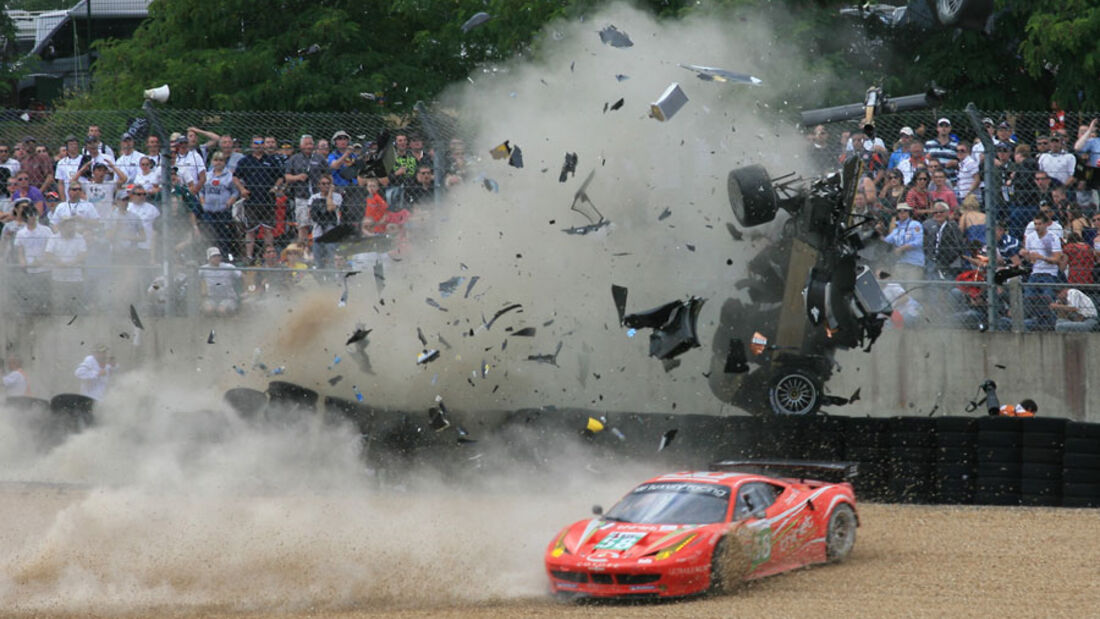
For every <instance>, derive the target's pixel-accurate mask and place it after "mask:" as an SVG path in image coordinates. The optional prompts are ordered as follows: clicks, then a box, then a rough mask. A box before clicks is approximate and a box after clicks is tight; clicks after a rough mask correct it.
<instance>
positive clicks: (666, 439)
mask: <svg viewBox="0 0 1100 619" xmlns="http://www.w3.org/2000/svg"><path fill="white" fill-rule="evenodd" d="M676 432H677V430H676V429H675V428H673V429H671V430H669V431H668V432H665V433H664V434H663V435H661V444H660V445H658V446H657V451H664V450H665V447H668V446H669V444H670V443H672V439H674V438H676Z"/></svg>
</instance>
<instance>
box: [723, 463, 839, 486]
mask: <svg viewBox="0 0 1100 619" xmlns="http://www.w3.org/2000/svg"><path fill="white" fill-rule="evenodd" d="M708 468H709V469H710V470H712V471H738V472H742V473H755V474H757V475H773V476H776V477H794V478H798V479H820V480H822V481H833V479H835V480H836V481H847V480H849V479H852V478H853V477H856V476H857V475H859V463H858V462H815V461H812V460H719V461H718V462H711V463H710V466H709V467H708ZM828 478H833V479H828Z"/></svg>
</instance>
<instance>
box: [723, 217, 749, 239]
mask: <svg viewBox="0 0 1100 619" xmlns="http://www.w3.org/2000/svg"><path fill="white" fill-rule="evenodd" d="M726 230H729V233H730V236H732V237H733V240H735V241H740V240H741V239H743V238H745V235H744V234H742V233H741V231H740V230H738V229H737V226H735V225H733V224H732V223H730V222H728V221H727V222H726Z"/></svg>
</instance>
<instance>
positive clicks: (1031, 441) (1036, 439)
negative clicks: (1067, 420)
mask: <svg viewBox="0 0 1100 619" xmlns="http://www.w3.org/2000/svg"><path fill="white" fill-rule="evenodd" d="M1022 438H1023V440H1021V441H1020V443H1021V444H1022V445H1023V446H1024V447H1045V448H1055V449H1061V448H1062V444H1063V443H1064V442H1065V437H1064V436H1062V434H1061V433H1054V432H1024V433H1023V435H1022Z"/></svg>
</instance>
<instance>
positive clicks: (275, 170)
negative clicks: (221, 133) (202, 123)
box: [235, 135, 283, 264]
mask: <svg viewBox="0 0 1100 619" xmlns="http://www.w3.org/2000/svg"><path fill="white" fill-rule="evenodd" d="M235 176H236V177H237V179H239V180H240V182H241V184H242V185H243V189H242V190H241V195H242V196H244V199H245V201H244V219H245V240H244V243H245V244H244V256H245V262H246V263H249V264H251V263H252V260H253V256H252V252H253V249H254V248H255V245H256V235H257V234H259V235H261V236H262V238H263V241H264V244H265V245H270V244H272V243H273V242H274V240H273V239H274V231H275V194H274V192H275V188H276V187H277V186H279V185H281V184H282V183H283V168H282V167H281V166H279V164H278V162H276V161H275V160H274V159H272V158H271V157H270V156H269V155H268V154H267V153H266V151H265V150H264V138H263V136H260V135H254V136H252V152H251V154H249V156H248V157H245V158H244V159H242V160H241V161H240V163H238V164H237V172H236V175H235Z"/></svg>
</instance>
